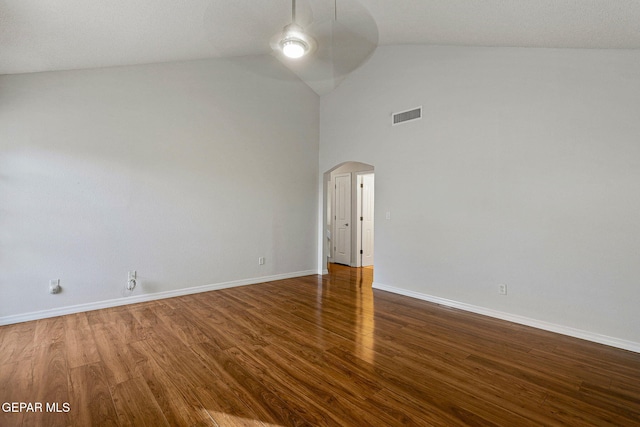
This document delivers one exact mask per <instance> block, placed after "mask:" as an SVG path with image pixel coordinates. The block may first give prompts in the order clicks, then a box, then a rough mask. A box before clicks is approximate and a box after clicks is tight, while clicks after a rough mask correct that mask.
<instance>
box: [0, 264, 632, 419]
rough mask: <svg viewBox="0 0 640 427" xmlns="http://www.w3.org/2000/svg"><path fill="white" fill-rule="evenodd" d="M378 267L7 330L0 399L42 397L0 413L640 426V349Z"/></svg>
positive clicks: (2, 339)
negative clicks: (449, 304)
mask: <svg viewBox="0 0 640 427" xmlns="http://www.w3.org/2000/svg"><path fill="white" fill-rule="evenodd" d="M371 276H372V270H370V269H350V268H346V267H341V266H333V268H332V269H331V272H330V274H329V275H326V276H308V277H303V278H297V279H289V280H280V281H277V282H270V283H264V284H259V285H252V286H244V287H238V288H232V289H226V290H220V291H213V292H207V293H201V294H195V295H189V296H184V297H178V298H172V299H165V300H159V301H154V302H148V303H142V304H136V305H129V306H124V307H118V308H112V309H105V310H99V311H92V312H87V313H79V314H74V315H69V316H63V317H57V318H51V319H45V320H39V321H34V322H28V323H22V324H16V325H10V326H4V327H0V343H1V344H0V404H3V403H4V402H27V403H28V402H32V403H34V402H42V404H43V411H42V412H37V411H36V412H18V413H7V412H4V411H2V412H0V426H3V427H4V426H21V425H24V426H41V425H42V426H45V425H46V426H49V425H51V426H91V425H105V426H129V425H131V426H154V427H155V426H166V425H170V426H216V425H219V426H236V425H238V426H257V425H270V426H281V425H282V426H285V425H287V426H288V425H306V426H322V425H330V426H394V425H422V426H432V425H433V426H455V425H481V426H491V425H500V426H525V425H545V426H552V425H572V426H588V425H594V426H607V425H612V426H631V425H640V354H637V353H632V352H627V351H624V350H619V349H614V348H610V347H606V346H602V345H598V344H594V343H590V342H586V341H581V340H578V339H573V338H569V337H565V336H561V335H556V334H553V333H549V332H544V331H540V330H536V329H532V328H528V327H524V326H520V325H516V324H512V323H509V322H505V321H501V320H496V319H492V318H487V317H483V316H479V315H475V314H471V313H467V312H463V311H459V310H455V309H450V308H445V307H441V306H438V305H435V304H431V303H427V302H424V301H419V300H413V299H410V298H406V297H402V296H398V295H394V294H390V293H386V292H383V291H377V290H372V289H371ZM46 403H58V405H59V406H58V408H57V409H58V410H59V412H47V411H46V410H45V409H46V407H45V406H44V405H45V404H46ZM64 403H68V405H69V407H68V409H69V411H68V412H64V407H63V404H64Z"/></svg>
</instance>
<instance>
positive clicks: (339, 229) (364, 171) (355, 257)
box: [322, 161, 375, 274]
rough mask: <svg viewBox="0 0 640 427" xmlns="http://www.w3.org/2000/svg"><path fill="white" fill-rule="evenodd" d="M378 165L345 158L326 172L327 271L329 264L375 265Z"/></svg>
mask: <svg viewBox="0 0 640 427" xmlns="http://www.w3.org/2000/svg"><path fill="white" fill-rule="evenodd" d="M374 173H375V172H374V167H373V166H372V165H369V164H366V163H361V162H353V161H350V162H344V163H341V164H339V165H336V166H335V167H333V168H332V169H330V170H328V171H326V172H325V173H324V175H323V187H324V191H323V222H322V225H323V230H322V233H323V238H322V241H323V245H322V247H323V251H322V262H323V263H322V268H323V274H326V273H327V272H328V265H329V264H331V263H338V264H343V265H348V266H350V267H362V266H373V256H374V226H375V225H374V215H373V212H374V209H373V208H374V193H375V191H374V185H375V180H374V177H375V175H374Z"/></svg>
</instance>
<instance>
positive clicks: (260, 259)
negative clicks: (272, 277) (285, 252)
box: [258, 256, 264, 265]
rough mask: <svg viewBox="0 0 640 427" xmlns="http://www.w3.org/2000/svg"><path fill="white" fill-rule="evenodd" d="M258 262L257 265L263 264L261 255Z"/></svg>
mask: <svg viewBox="0 0 640 427" xmlns="http://www.w3.org/2000/svg"><path fill="white" fill-rule="evenodd" d="M258 264H259V265H264V257H263V256H261V257H260V258H258Z"/></svg>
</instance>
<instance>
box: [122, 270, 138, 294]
mask: <svg viewBox="0 0 640 427" xmlns="http://www.w3.org/2000/svg"><path fill="white" fill-rule="evenodd" d="M137 277H138V273H137V272H136V271H135V270H131V271H129V274H127V286H126V287H125V288H126V289H127V290H128V291H133V290H134V289H135V288H136V285H137V284H138V283H137V280H136V278H137Z"/></svg>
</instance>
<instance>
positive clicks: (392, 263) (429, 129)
mask: <svg viewBox="0 0 640 427" xmlns="http://www.w3.org/2000/svg"><path fill="white" fill-rule="evenodd" d="M419 105H422V106H423V107H424V109H423V114H424V118H423V119H422V120H419V121H416V122H412V123H407V124H404V125H401V126H395V127H392V126H391V125H390V114H391V113H392V112H396V111H403V110H407V109H410V108H412V107H416V106H419ZM320 134H321V140H320V171H324V170H327V169H328V168H330V167H332V166H333V165H336V164H338V163H341V162H343V161H346V160H358V161H362V162H365V163H368V164H372V165H374V166H375V171H376V217H377V218H378V219H379V220H378V221H377V222H376V235H375V238H376V265H375V267H376V270H375V282H376V285H378V286H380V287H385V286H387V287H395V288H396V290H400V291H401V292H405V293H408V294H414V295H421V296H426V297H428V298H433V299H444V300H448V301H452V302H457V303H460V305H462V306H465V305H466V306H468V307H474V308H477V309H479V310H480V311H482V310H485V311H487V312H491V313H502V314H506V315H513V316H514V318H522V319H529V320H535V321H540V322H541V324H548V325H559V326H561V327H562V328H565V330H571V328H574V329H576V330H578V331H582V332H587V335H589V334H591V335H592V336H602V337H608V338H613V339H614V341H615V340H618V341H617V343H618V344H619V343H621V342H622V343H623V344H622V345H623V346H624V345H627V344H629V345H627V347H629V346H634V345H635V346H637V348H638V349H640V328H638V325H639V324H640V312H639V311H638V302H639V301H640V286H639V281H640V262H639V256H640V220H639V219H640V51H602V50H544V49H511V48H454V47H427V46H390V47H381V48H379V49H378V51H377V52H376V54H375V55H374V57H373V58H372V59H371V60H370V61H369V62H368V63H367V64H366V65H365V66H364V67H362V68H361V69H359V70H358V71H356V72H355V73H354V74H352V75H351V76H350V77H349V78H348V79H346V80H345V81H344V82H343V83H342V85H341V86H340V87H338V89H337V90H336V91H334V92H333V93H331V94H328V95H326V96H323V97H322V98H321V105H320ZM386 212H390V214H391V219H390V220H385V219H384V218H385V213H386ZM499 283H505V284H507V286H508V295H506V296H500V295H498V294H497V286H498V284H499ZM577 335H580V334H579V333H578V334H577ZM583 335H584V334H583ZM604 341H606V340H604Z"/></svg>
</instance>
